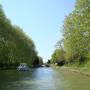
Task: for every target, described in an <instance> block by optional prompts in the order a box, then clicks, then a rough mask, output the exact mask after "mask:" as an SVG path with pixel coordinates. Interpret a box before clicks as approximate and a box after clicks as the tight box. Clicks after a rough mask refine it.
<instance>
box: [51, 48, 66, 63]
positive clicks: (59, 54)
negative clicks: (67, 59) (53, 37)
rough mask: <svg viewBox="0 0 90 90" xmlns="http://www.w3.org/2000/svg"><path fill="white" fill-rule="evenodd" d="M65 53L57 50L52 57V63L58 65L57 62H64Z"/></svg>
mask: <svg viewBox="0 0 90 90" xmlns="http://www.w3.org/2000/svg"><path fill="white" fill-rule="evenodd" d="M63 54H64V51H63V50H62V49H56V50H55V51H54V53H53V54H52V57H51V62H52V63H56V62H57V61H60V60H64V57H63Z"/></svg>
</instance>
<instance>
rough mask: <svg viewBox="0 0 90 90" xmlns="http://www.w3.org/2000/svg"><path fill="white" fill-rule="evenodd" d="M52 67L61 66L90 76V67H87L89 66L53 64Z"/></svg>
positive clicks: (62, 68)
mask: <svg viewBox="0 0 90 90" xmlns="http://www.w3.org/2000/svg"><path fill="white" fill-rule="evenodd" d="M52 67H55V68H58V69H59V68H60V69H61V70H66V71H72V72H75V73H80V74H82V75H85V76H89V77H90V69H89V68H87V67H67V66H62V67H60V66H55V65H52Z"/></svg>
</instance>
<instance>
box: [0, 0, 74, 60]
mask: <svg viewBox="0 0 90 90" xmlns="http://www.w3.org/2000/svg"><path fill="white" fill-rule="evenodd" d="M0 4H1V5H2V6H3V9H4V12H5V14H6V16H7V17H8V18H9V19H10V20H11V22H12V24H14V25H18V26H20V27H21V28H22V29H23V31H24V32H25V33H26V34H27V35H28V36H30V37H31V38H32V40H33V41H34V43H35V45H36V49H37V51H38V55H40V56H41V57H43V59H44V61H46V60H47V59H49V58H50V56H51V54H52V53H53V51H54V50H55V44H56V42H57V41H58V40H59V39H61V38H62V32H61V30H62V25H63V21H64V18H65V16H66V15H68V14H69V13H70V12H71V11H72V10H73V9H74V5H75V0H0Z"/></svg>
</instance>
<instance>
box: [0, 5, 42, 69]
mask: <svg viewBox="0 0 90 90" xmlns="http://www.w3.org/2000/svg"><path fill="white" fill-rule="evenodd" d="M40 60H41V59H40ZM36 61H37V63H35V62H36ZM22 62H24V63H27V64H28V65H29V66H32V65H36V64H39V57H38V55H37V51H36V48H35V44H34V42H33V40H32V39H31V38H30V37H28V36H27V35H26V34H25V33H24V32H23V30H22V29H21V28H20V27H18V26H15V25H12V23H11V21H10V20H9V19H8V18H7V17H6V16H5V14H4V11H3V9H2V6H1V5H0V68H3V69H7V68H15V67H16V66H17V65H18V64H19V63H22ZM40 62H41V61H40Z"/></svg>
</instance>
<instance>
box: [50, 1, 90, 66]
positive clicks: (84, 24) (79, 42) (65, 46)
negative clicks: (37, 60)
mask: <svg viewBox="0 0 90 90" xmlns="http://www.w3.org/2000/svg"><path fill="white" fill-rule="evenodd" d="M61 42H62V43H61ZM58 46H59V49H58V50H63V51H64V53H63V54H62V53H61V52H57V53H59V54H55V52H56V51H55V52H54V53H53V55H52V58H51V59H52V62H53V63H55V62H57V60H59V61H61V60H62V59H61V57H62V55H63V56H64V59H63V60H64V61H65V62H66V63H68V64H69V65H77V66H82V65H83V66H85V67H90V0H76V4H75V9H74V10H73V11H72V12H71V13H70V14H69V15H68V16H67V17H66V18H65V20H64V25H63V39H62V40H61V41H59V43H58ZM57 55H58V57H60V58H59V59H58V57H57ZM55 58H56V59H55Z"/></svg>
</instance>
